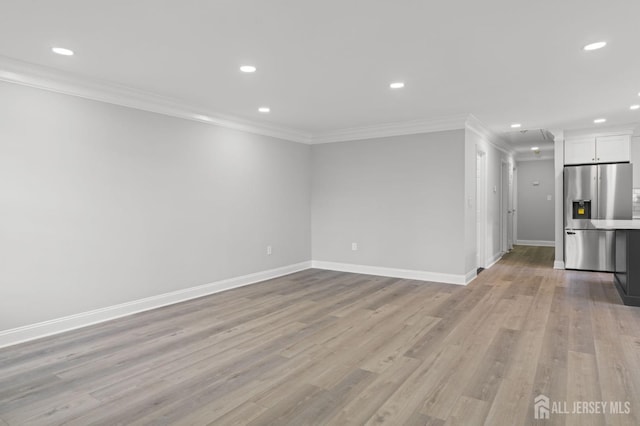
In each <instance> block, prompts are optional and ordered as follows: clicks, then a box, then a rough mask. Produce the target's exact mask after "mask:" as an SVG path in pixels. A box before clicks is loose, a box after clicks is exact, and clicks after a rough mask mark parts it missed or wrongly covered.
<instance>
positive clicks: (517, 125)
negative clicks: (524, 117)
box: [511, 123, 522, 129]
mask: <svg viewBox="0 0 640 426" xmlns="http://www.w3.org/2000/svg"><path fill="white" fill-rule="evenodd" d="M520 127H522V124H520V123H513V124H512V125H511V128H512V129H519V128H520Z"/></svg>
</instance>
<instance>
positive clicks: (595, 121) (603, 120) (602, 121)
mask: <svg viewBox="0 0 640 426" xmlns="http://www.w3.org/2000/svg"><path fill="white" fill-rule="evenodd" d="M605 121H607V119H606V118H596V119H595V120H593V122H594V123H596V124H600V123H604V122H605Z"/></svg>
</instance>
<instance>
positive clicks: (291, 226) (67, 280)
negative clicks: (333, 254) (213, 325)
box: [0, 83, 428, 330]
mask: <svg viewBox="0 0 640 426" xmlns="http://www.w3.org/2000/svg"><path fill="white" fill-rule="evenodd" d="M309 169H310V147H309V146H306V145H302V144H298V143H293V142H286V141H282V140H278V139H274V138H269V137H264V136H257V135H252V134H248V133H242V132H237V131H233V130H227V129H222V128H217V127H214V126H211V125H207V124H202V123H197V122H191V121H187V120H181V119H177V118H171V117H167V116H163V115H159V114H154V113H148V112H143V111H139V110H135V109H128V108H124V107H119V106H114V105H110V104H105V103H100V102H94V101H90V100H85V99H81V98H77V97H71V96H66V95H61V94H56V93H53V92H47V91H42V90H38V89H33V88H28V87H25V86H19V85H13V84H7V83H0V259H1V267H0V330H4V329H10V328H14V327H18V326H22V325H26V324H31V323H36V322H40V321H44V320H48V319H53V318H58V317H62V316H66V315H70V314H75V313H80V312H85V311H88V310H92V309H96V308H100V307H106V306H111V305H115V304H118V303H123V302H127V301H132V300H136V299H140V298H144V297H148V296H153V295H157V294H162V293H166V292H170V291H174V290H179V289H183V288H188V287H192V286H196V285H201V284H206V283H210V282H213V281H217V280H220V279H224V278H229V277H235V276H240V275H245V274H249V273H253V272H257V271H263V270H268V269H273V268H276V267H280V266H284V265H290V264H294V263H298V262H302V261H307V260H310V174H309ZM268 244H270V245H272V246H273V254H272V255H271V256H267V255H266V246H267V245H268ZM427 255H428V254H427Z"/></svg>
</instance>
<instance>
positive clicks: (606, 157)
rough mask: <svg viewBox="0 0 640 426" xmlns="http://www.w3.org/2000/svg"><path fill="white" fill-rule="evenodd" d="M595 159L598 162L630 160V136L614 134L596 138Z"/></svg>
mask: <svg viewBox="0 0 640 426" xmlns="http://www.w3.org/2000/svg"><path fill="white" fill-rule="evenodd" d="M596 161H597V162H598V163H615V162H621V161H631V137H629V136H628V135H616V136H600V137H598V138H596Z"/></svg>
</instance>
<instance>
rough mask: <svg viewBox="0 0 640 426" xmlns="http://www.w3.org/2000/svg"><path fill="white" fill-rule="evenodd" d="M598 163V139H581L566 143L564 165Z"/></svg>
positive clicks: (569, 140)
mask: <svg viewBox="0 0 640 426" xmlns="http://www.w3.org/2000/svg"><path fill="white" fill-rule="evenodd" d="M595 162H596V138H595V137H581V138H575V139H567V140H565V141H564V164H585V163H595Z"/></svg>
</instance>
